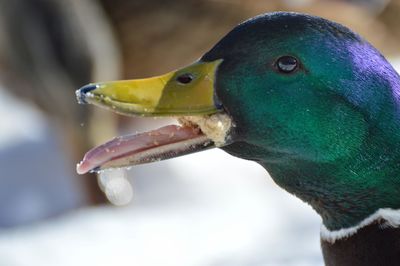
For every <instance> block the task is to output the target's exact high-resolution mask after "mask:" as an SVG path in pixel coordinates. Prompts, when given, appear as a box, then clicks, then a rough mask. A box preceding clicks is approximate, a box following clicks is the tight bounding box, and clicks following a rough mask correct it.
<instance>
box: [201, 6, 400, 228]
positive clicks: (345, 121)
mask: <svg viewBox="0 0 400 266" xmlns="http://www.w3.org/2000/svg"><path fill="white" fill-rule="evenodd" d="M216 59H223V62H222V63H221V65H220V66H219V67H218V72H217V79H216V82H217V83H216V85H215V86H216V93H217V96H218V99H219V100H220V102H221V103H222V104H223V106H224V108H225V110H226V112H227V113H228V114H229V115H230V116H231V117H232V118H233V122H234V123H235V125H236V127H235V128H234V129H233V130H232V132H231V134H232V139H233V142H234V143H233V144H231V145H229V146H226V147H224V150H226V151H227V152H229V153H231V154H233V155H235V156H238V157H242V158H246V159H250V160H255V161H257V162H259V163H261V164H262V165H263V166H264V167H265V168H266V169H267V170H268V171H269V172H270V174H271V176H272V177H273V179H274V180H275V181H276V183H277V184H279V185H281V186H282V187H283V188H285V189H286V190H288V191H289V192H291V193H293V194H295V195H297V196H298V197H300V198H301V199H303V200H305V201H306V202H308V203H309V204H311V205H312V206H313V207H314V208H315V209H316V210H317V212H318V213H319V214H320V215H321V216H322V218H323V220H324V223H325V225H326V226H327V227H328V228H330V229H338V228H343V227H348V226H351V225H354V224H355V223H357V222H359V221H360V220H362V219H363V218H365V217H366V216H368V215H370V214H372V213H373V212H374V211H376V210H377V209H379V208H383V207H387V208H400V194H399V192H400V178H398V174H397V169H398V168H397V166H398V164H399V163H400V161H399V159H400V156H399V148H396V147H398V146H397V145H398V143H399V140H400V133H399V132H400V126H399V122H400V120H399V114H400V113H399V110H398V108H399V103H398V99H399V95H398V93H399V91H400V86H399V77H398V75H397V73H396V72H395V71H394V70H393V68H392V67H391V66H390V64H389V63H388V62H387V61H386V60H385V59H384V58H383V57H382V56H381V55H380V54H379V52H378V51H377V50H375V49H374V48H373V47H372V46H371V45H370V44H368V43H367V42H366V41H364V40H363V39H361V38H360V37H359V36H358V35H356V34H355V33H353V32H351V31H350V30H348V29H347V28H345V27H343V26H341V25H339V24H336V23H333V22H330V21H327V20H324V19H321V18H317V17H312V16H307V15H302V14H294V13H281V12H279V13H274V14H267V15H262V16H259V17H256V18H253V19H251V20H249V21H246V22H244V23H243V24H241V25H239V26H238V27H236V28H235V29H234V30H233V31H232V32H230V33H229V34H228V35H227V36H226V37H224V38H223V39H222V40H221V41H220V42H219V43H218V44H217V45H216V46H215V47H214V48H213V49H212V50H211V51H209V52H208V53H206V54H205V55H204V56H203V58H202V60H204V61H214V60H216Z"/></svg>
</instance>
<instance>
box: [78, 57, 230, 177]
mask: <svg viewBox="0 0 400 266" xmlns="http://www.w3.org/2000/svg"><path fill="white" fill-rule="evenodd" d="M221 62H222V60H216V61H213V62H201V61H199V62H196V63H194V64H192V65H190V66H188V67H185V68H182V69H179V70H177V71H173V72H170V73H167V74H165V75H161V76H157V77H153V78H147V79H137V80H126V81H112V82H104V83H93V84H89V85H86V86H84V87H82V88H81V89H79V90H77V91H76V95H77V98H78V101H79V103H91V104H95V105H98V106H100V107H104V108H107V109H109V110H111V111H114V112H117V113H120V114H124V115H133V116H177V117H179V118H178V120H179V121H180V122H181V125H170V126H166V127H163V128H160V129H157V130H153V131H150V132H144V133H140V134H135V135H128V136H122V137H116V138H114V139H113V140H111V141H109V142H107V143H105V144H103V145H100V146H98V147H96V148H94V149H92V150H90V151H89V152H88V153H86V155H85V156H84V158H83V160H82V161H81V162H80V163H79V164H78V166H77V172H78V173H79V174H84V173H86V172H89V171H99V170H103V169H108V168H119V167H126V166H131V165H136V164H141V163H147V162H152V161H159V160H163V159H168V158H172V157H177V156H180V155H184V154H188V153H192V152H197V151H200V150H204V149H207V148H210V147H214V146H222V145H223V144H224V143H225V142H226V139H227V134H228V131H229V128H230V127H231V122H230V119H229V117H228V116H227V115H226V114H225V113H223V112H222V109H221V104H220V103H219V102H218V100H217V97H216V96H215V89H214V88H215V84H214V83H215V78H216V71H217V68H218V66H219V64H220V63H221Z"/></svg>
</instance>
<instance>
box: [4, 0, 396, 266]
mask: <svg viewBox="0 0 400 266" xmlns="http://www.w3.org/2000/svg"><path fill="white" fill-rule="evenodd" d="M277 10H287V11H298V12H305V13H310V14H314V15H319V16H323V17H325V18H328V19H331V20H334V21H337V22H340V23H342V24H344V25H346V26H348V27H350V28H351V29H353V30H355V31H357V32H358V33H360V34H361V35H362V36H364V37H365V38H366V39H367V40H369V41H370V42H371V43H372V44H374V45H375V46H376V47H377V48H378V49H379V50H381V51H382V52H383V54H384V55H385V56H386V57H387V58H389V60H390V61H392V62H393V64H394V65H395V66H400V64H399V62H400V45H399V44H400V27H399V23H400V16H399V14H400V0H392V1H390V0H353V1H351V0H347V1H346V0H342V1H333V0H332V1H322V0H321V1H317V0H268V1H267V0H263V1H261V0H251V1H245V0H171V1H163V0H133V1H126V0H125V1H124V0H13V1H10V0H0V117H1V118H0V168H1V171H0V266H14V265H15V266H22V265H29V266H35V265H40V266H47V265H49V266H50V265H51V266H53V265H75V266H80V265H121V266H122V265H142V266H147V265H186V266H189V265H196V266H197V265H199V266H200V265H201V266H202V265H207V266H208V265H210V266H225V265H226V266H228V265H229V266H232V265H233V266H235V265H238V266H239V265H322V264H323V262H322V255H321V252H320V248H319V227H320V223H321V221H320V218H319V217H318V216H317V215H316V214H315V213H314V212H313V211H312V210H311V208H310V207H309V206H307V205H306V204H304V203H302V202H300V201H299V200H298V199H296V198H294V197H293V196H291V195H289V194H288V193H286V192H285V191H283V190H281V189H280V188H278V187H277V186H276V185H275V184H274V183H273V182H272V180H271V179H270V177H269V176H268V173H267V172H266V171H265V170H264V169H263V168H261V167H260V166H258V165H257V164H255V163H252V162H248V161H243V160H240V159H237V158H233V157H231V156H229V155H228V154H226V153H224V152H222V151H220V150H211V151H207V152H202V153H199V154H194V155H190V156H186V157H181V158H177V159H173V160H169V161H164V162H159V163H155V164H149V165H143V166H138V167H134V168H132V169H130V170H126V171H122V170H118V171H114V172H107V173H106V174H101V175H100V176H96V175H94V174H89V175H86V176H77V175H76V173H75V165H76V163H77V162H79V161H80V160H81V158H82V157H83V155H84V153H85V152H86V151H87V150H88V149H90V148H91V147H93V146H94V145H96V144H99V143H102V142H104V141H106V140H108V139H110V138H112V137H113V136H116V135H121V134H127V133H131V132H135V131H142V130H146V129H153V128H155V127H158V126H160V125H161V124H165V123H169V122H170V121H167V120H165V119H140V118H135V119H133V118H124V117H119V116H116V115H114V114H111V113H109V112H104V111H102V110H100V109H98V108H95V107H93V106H79V105H78V104H77V103H76V99H75V94H74V91H75V90H76V89H77V88H79V87H80V86H82V85H84V84H86V83H89V82H93V81H105V80H115V79H128V78H138V77H146V76H152V75H157V74H161V73H164V72H168V71H170V70H172V69H175V68H178V67H181V66H184V65H187V64H189V63H191V62H193V61H195V60H196V59H197V58H199V57H200V56H201V55H202V54H203V53H205V52H206V51H208V50H209V49H210V48H211V47H212V46H213V44H215V43H216V42H217V41H218V40H219V39H220V38H221V37H223V36H224V35H225V34H226V33H227V32H228V31H229V30H230V29H232V28H233V27H234V26H235V25H236V24H238V23H239V22H241V21H243V20H245V19H247V18H249V17H252V16H254V15H257V14H260V13H264V12H271V11H277Z"/></svg>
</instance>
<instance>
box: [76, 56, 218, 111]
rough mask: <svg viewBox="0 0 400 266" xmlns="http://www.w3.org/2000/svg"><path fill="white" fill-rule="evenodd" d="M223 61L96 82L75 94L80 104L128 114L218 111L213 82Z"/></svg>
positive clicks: (200, 63) (199, 63)
mask: <svg viewBox="0 0 400 266" xmlns="http://www.w3.org/2000/svg"><path fill="white" fill-rule="evenodd" d="M221 62H222V60H216V61H213V62H196V63H194V64H192V65H190V66H188V67H185V68H182V69H179V70H177V71H173V72H170V73H167V74H164V75H161V76H157V77H152V78H146V79H135V80H123V81H111V82H102V83H93V84H89V85H86V86H84V87H82V88H81V89H79V90H78V91H77V92H76V94H77V97H78V99H79V102H80V103H92V104H96V105H99V106H102V107H106V108H109V109H112V111H115V112H118V113H121V114H125V115H140V116H175V115H176V116H178V115H200V114H211V113H215V112H217V111H218V108H217V103H216V102H215V96H214V81H215V72H216V70H217V68H218V65H219V64H220V63H221Z"/></svg>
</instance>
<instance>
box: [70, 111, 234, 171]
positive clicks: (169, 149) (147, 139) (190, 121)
mask: <svg viewBox="0 0 400 266" xmlns="http://www.w3.org/2000/svg"><path fill="white" fill-rule="evenodd" d="M179 121H180V123H181V125H169V126H165V127H162V128H159V129H156V130H152V131H149V132H144V133H139V134H132V135H126V136H121V137H116V138H114V139H112V140H110V141H108V142H106V143H104V144H102V145H100V146H98V147H95V148H93V149H92V150H90V151H89V152H87V153H86V154H85V156H84V158H83V160H82V161H81V162H80V163H79V164H78V165H77V172H78V174H85V173H87V172H92V171H94V172H96V171H102V170H105V169H111V168H121V167H129V166H133V165H138V164H144V163H150V162H154V161H161V160H166V159H170V158H175V157H178V156H182V155H186V154H190V153H194V152H199V151H203V150H206V149H209V148H213V147H216V146H223V145H224V144H226V143H227V142H228V137H227V134H228V132H229V130H230V128H231V126H232V124H231V120H230V118H229V117H228V116H227V115H226V114H223V113H221V114H215V115H211V116H200V117H199V116H196V117H181V118H180V119H179Z"/></svg>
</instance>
